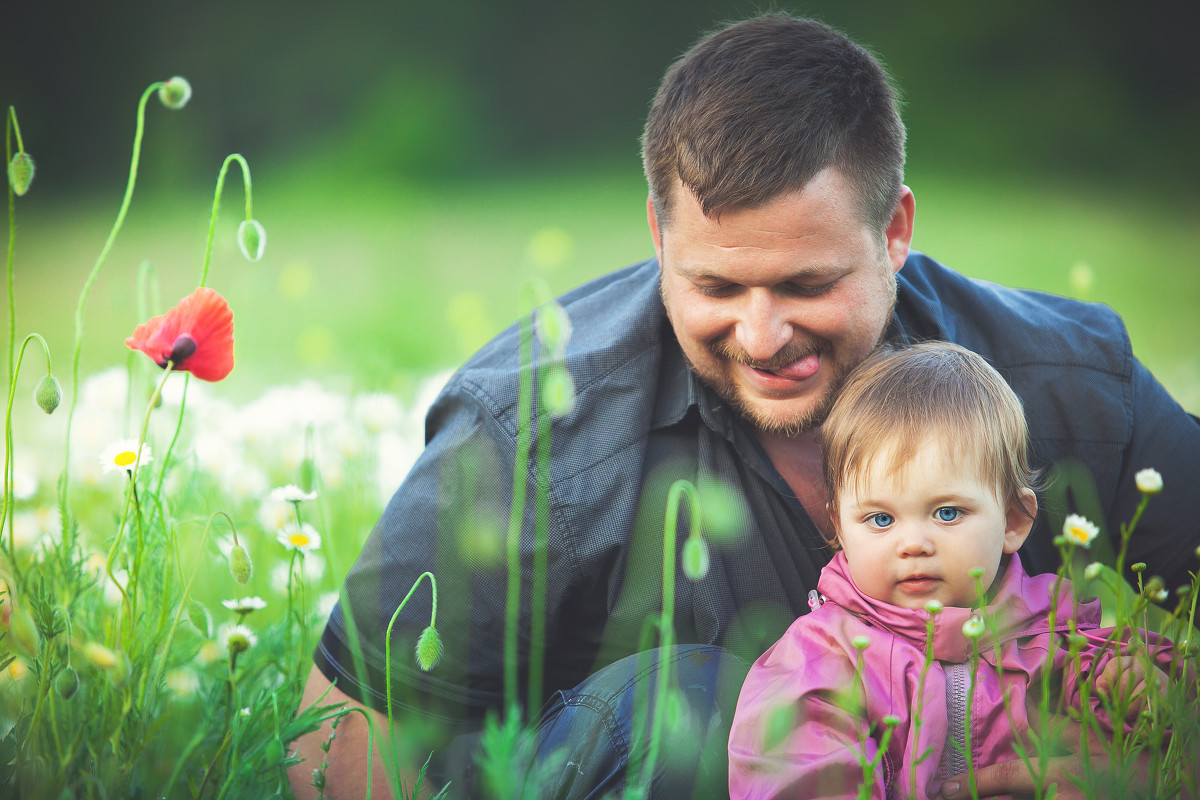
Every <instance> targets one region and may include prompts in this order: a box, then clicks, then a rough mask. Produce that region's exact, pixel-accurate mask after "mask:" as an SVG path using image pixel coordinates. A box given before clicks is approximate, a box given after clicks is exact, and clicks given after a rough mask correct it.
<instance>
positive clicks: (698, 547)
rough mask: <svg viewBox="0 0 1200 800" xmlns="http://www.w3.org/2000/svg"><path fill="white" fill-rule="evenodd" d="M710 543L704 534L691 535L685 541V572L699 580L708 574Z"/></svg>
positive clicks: (691, 578) (689, 577)
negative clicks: (706, 540) (706, 542)
mask: <svg viewBox="0 0 1200 800" xmlns="http://www.w3.org/2000/svg"><path fill="white" fill-rule="evenodd" d="M708 564H709V558H708V545H707V544H705V542H704V538H703V537H702V536H689V537H688V538H687V541H686V542H684V543H683V574H684V575H686V576H687V577H688V579H689V580H692V581H698V580H701V579H702V578H703V577H704V576H705V575H707V574H708Z"/></svg>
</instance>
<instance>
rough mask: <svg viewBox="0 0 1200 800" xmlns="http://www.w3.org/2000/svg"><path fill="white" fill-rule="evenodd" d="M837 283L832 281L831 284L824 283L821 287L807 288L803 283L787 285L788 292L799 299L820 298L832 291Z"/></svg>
mask: <svg viewBox="0 0 1200 800" xmlns="http://www.w3.org/2000/svg"><path fill="white" fill-rule="evenodd" d="M835 283H837V281H830V282H829V283H822V284H821V285H820V286H806V285H804V284H802V283H789V284H787V291H788V292H789V293H790V294H793V295H796V296H797V297H820V296H821V295H823V294H825V293H827V292H828V291H829V290H830V289H832V288H833V285H834V284H835Z"/></svg>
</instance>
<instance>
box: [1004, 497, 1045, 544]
mask: <svg viewBox="0 0 1200 800" xmlns="http://www.w3.org/2000/svg"><path fill="white" fill-rule="evenodd" d="M1035 517H1037V495H1035V494H1034V493H1033V490H1032V489H1022V490H1021V492H1020V500H1019V501H1018V502H1015V503H1009V505H1008V511H1007V512H1006V513H1005V515H1004V552H1006V553H1015V552H1017V550H1019V549H1021V545H1022V544H1024V543H1025V539H1026V538H1027V537H1028V536H1029V531H1030V529H1031V528H1033V520H1034V518H1035Z"/></svg>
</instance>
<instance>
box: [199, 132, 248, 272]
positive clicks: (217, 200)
mask: <svg viewBox="0 0 1200 800" xmlns="http://www.w3.org/2000/svg"><path fill="white" fill-rule="evenodd" d="M234 161H236V162H237V163H238V166H240V167H241V168H242V182H243V184H244V185H245V187H246V219H250V217H251V216H252V214H251V211H252V210H253V205H252V199H251V197H252V195H251V187H250V165H249V164H247V163H246V159H244V158H242V156H241V154H240V153H231V154H230V155H228V156H226V157H225V162H224V163H223V164H221V171H220V172H218V173H217V189H216V192H214V193H213V207H212V219H210V220H209V223H208V241H207V242H205V243H204V265H203V266H202V267H201V268H200V285H201V286H203V285H204V283H205V281H207V280H208V264H209V262H210V261H211V260H212V245H213V236H214V235H215V233H216V230H217V213H218V212H219V211H220V210H221V192H222V191H223V190H224V188H225V173H226V172H228V171H229V165H230V164H231V163H233V162H234Z"/></svg>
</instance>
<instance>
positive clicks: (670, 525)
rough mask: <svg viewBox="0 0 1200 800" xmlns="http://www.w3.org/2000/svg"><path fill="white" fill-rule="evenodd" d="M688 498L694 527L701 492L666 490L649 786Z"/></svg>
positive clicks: (682, 483)
mask: <svg viewBox="0 0 1200 800" xmlns="http://www.w3.org/2000/svg"><path fill="white" fill-rule="evenodd" d="M685 498H686V499H687V501H688V506H689V509H688V510H689V512H690V514H689V522H690V525H691V527H693V528H694V527H695V526H697V525H699V524H700V494H699V492H697V491H696V487H695V485H693V484H692V483H691V481H688V480H684V479H682V478H681V479H679V480H677V481H675V482H674V483H672V484H671V488H670V490H669V491H668V492H667V513H666V517H665V519H664V520H663V563H662V613H661V614H660V615H659V623H658V630H659V641H658V645H659V657H658V674H657V677H656V683H655V688H654V716H653V718H652V719H651V721H650V742H649V744H648V746H647V748H646V759H645V761H644V762H643V763H642V769H641V775H640V776H639V778H638V781H639V783H638V785H639V786H640V787H642V788H643V789H648V788H649V786H650V781H651V778H652V777H653V775H654V765H655V764H656V763H657V762H658V748H659V740H660V739H661V738H662V724H663V716H664V714H665V707H666V705H667V689H668V686H669V684H670V681H671V653H670V651H671V648H672V647H674V646H675V560H676V558H677V555H676V547H675V543H676V541H677V540H678V533H677V529H678V527H679V506H680V501H681V500H683V499H685Z"/></svg>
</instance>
